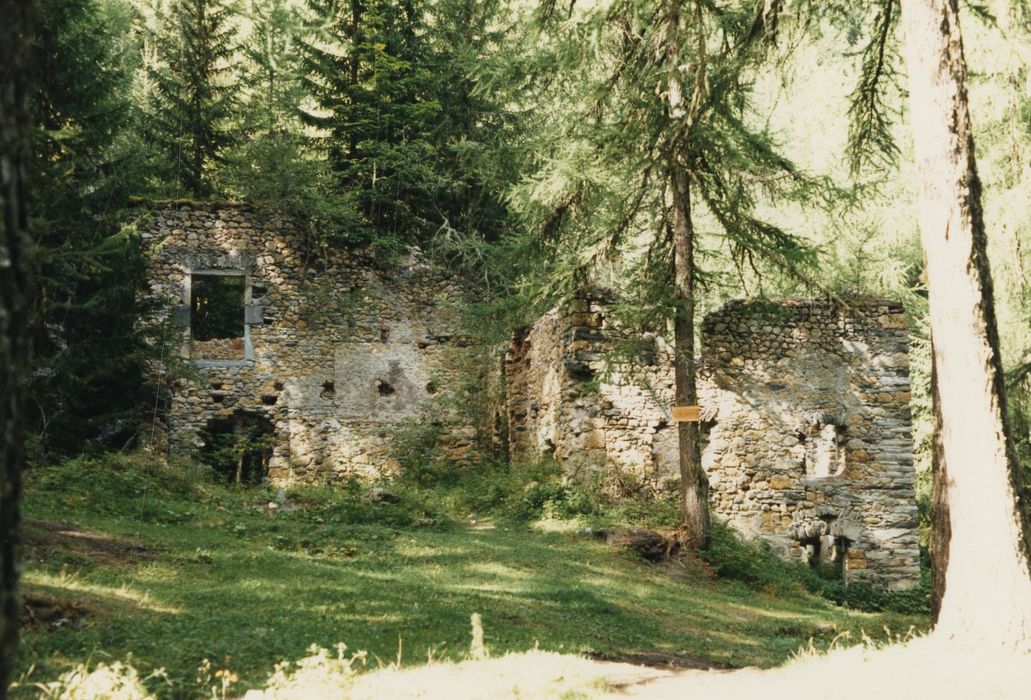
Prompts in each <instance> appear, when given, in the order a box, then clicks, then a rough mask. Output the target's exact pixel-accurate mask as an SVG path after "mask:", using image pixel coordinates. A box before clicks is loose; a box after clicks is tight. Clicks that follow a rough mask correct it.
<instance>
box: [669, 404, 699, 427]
mask: <svg viewBox="0 0 1031 700" xmlns="http://www.w3.org/2000/svg"><path fill="white" fill-rule="evenodd" d="M701 419H702V409H701V408H700V407H698V406H674V407H673V420H675V421H676V422H677V423H697V422H699V421H700V420H701Z"/></svg>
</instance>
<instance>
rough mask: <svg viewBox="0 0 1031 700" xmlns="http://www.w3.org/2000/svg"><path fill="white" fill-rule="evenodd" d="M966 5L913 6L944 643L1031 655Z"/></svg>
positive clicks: (912, 62)
mask: <svg viewBox="0 0 1031 700" xmlns="http://www.w3.org/2000/svg"><path fill="white" fill-rule="evenodd" d="M957 5H958V2H957V0H903V3H902V22H903V27H904V30H905V34H906V37H905V41H906V63H907V66H908V69H909V86H910V104H911V110H912V114H911V119H912V123H913V136H914V145H915V151H916V158H917V164H918V166H919V169H920V178H921V188H920V226H921V235H922V238H923V245H924V251H925V254H926V256H927V278H928V290H929V301H930V320H931V333H932V336H933V338H934V340H935V343H934V359H935V368H936V370H937V378H938V383H937V388H938V395H939V397H940V406H941V419H942V425H941V432H940V436H941V443H942V448H943V452H944V457H945V462H946V463H947V465H948V481H947V495H948V506H949V517H950V523H951V533H952V536H951V541H950V543H949V555H948V568H947V569H946V571H945V591H944V596H943V598H942V601H941V610H940V614H939V617H938V622H937V625H936V626H935V634H936V635H937V636H939V637H944V638H954V639H957V640H963V641H965V642H970V643H975V644H984V643H994V642H999V643H1004V644H1012V645H1028V644H1031V568H1029V563H1028V562H1029V542H1028V539H1027V533H1025V532H1024V531H1023V527H1022V523H1021V518H1020V514H1019V508H1018V503H1017V495H1018V490H1017V483H1018V482H1017V476H1018V474H1017V464H1016V459H1015V457H1014V453H1013V450H1012V445H1011V444H1010V441H1009V437H1008V435H1007V430H1006V424H1005V419H1004V416H1005V406H1004V393H1003V375H1002V364H1001V362H1000V358H999V352H998V347H999V343H998V337H997V332H996V327H995V315H994V309H993V304H992V280H991V274H990V272H989V267H988V259H987V255H986V242H985V228H984V220H983V217H982V212H981V201H980V197H981V193H980V182H979V180H978V177H977V168H976V164H975V160H974V142H973V135H972V129H971V125H970V115H969V111H968V108H967V95H966V89H965V87H964V81H965V77H966V65H965V60H964V57H963V43H962V38H961V34H960V27H959V18H958V10H957Z"/></svg>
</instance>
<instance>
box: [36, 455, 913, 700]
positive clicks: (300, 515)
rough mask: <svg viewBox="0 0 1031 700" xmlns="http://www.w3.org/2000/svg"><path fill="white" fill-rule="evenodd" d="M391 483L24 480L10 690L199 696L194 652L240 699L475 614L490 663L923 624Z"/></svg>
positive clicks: (733, 663) (764, 651) (826, 639)
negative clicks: (124, 672)
mask: <svg viewBox="0 0 1031 700" xmlns="http://www.w3.org/2000/svg"><path fill="white" fill-rule="evenodd" d="M391 490H392V491H393V492H394V493H396V494H397V495H398V496H399V497H400V501H399V502H397V503H383V502H371V501H370V500H369V498H368V491H367V490H365V489H363V488H360V487H358V486H355V485H352V486H351V487H347V488H339V489H336V490H329V489H325V488H322V489H317V488H308V489H302V490H297V491H292V492H288V497H287V500H286V503H285V505H284V506H283V507H282V508H280V509H278V510H274V511H272V512H270V510H269V508H268V503H269V502H270V500H273V499H274V496H275V491H274V490H269V489H252V490H240V489H234V488H228V487H224V486H218V485H215V484H212V483H210V482H209V481H207V480H205V479H203V478H202V477H201V476H198V475H191V474H190V473H189V470H184V469H179V470H172V469H169V468H164V467H157V466H148V465H147V464H146V462H145V460H143V459H142V458H126V459H122V460H108V461H106V462H89V461H86V460H79V461H77V462H73V463H70V464H66V465H61V466H58V467H52V468H48V469H46V470H39V471H34V472H30V474H29V476H28V480H27V484H26V492H25V517H26V532H25V534H26V544H25V548H24V558H23V559H24V567H23V592H24V594H25V597H26V600H27V620H26V622H27V626H26V629H25V632H24V636H23V645H22V649H21V657H20V668H21V672H22V683H23V686H24V687H23V689H22V690H21V691H19V692H21V693H23V694H25V695H32V694H34V693H35V692H36V691H35V690H33V689H31V688H30V687H29V685H30V684H31V683H33V682H42V681H48V680H52V679H53V678H55V677H56V676H57V675H58V674H59V673H61V672H62V671H65V670H67V669H68V668H70V667H72V666H73V665H75V664H77V663H82V662H84V661H89V662H91V663H95V662H99V661H112V660H124V659H126V658H127V657H128V656H129V655H130V654H131V660H132V664H133V665H134V666H135V667H136V668H137V669H139V670H140V672H141V673H142V674H148V673H151V672H152V671H154V670H156V669H159V668H163V669H165V671H166V674H167V677H168V679H167V680H158V679H154V680H152V681H150V682H149V683H150V684H151V686H152V688H153V689H154V690H155V692H158V693H159V694H161V695H168V696H181V697H196V696H197V695H198V694H200V693H201V692H202V691H201V686H200V685H198V681H197V669H198V667H199V666H200V665H201V663H202V662H203V660H204V659H209V660H210V661H211V663H212V664H213V665H214V667H215V668H229V669H232V671H234V672H235V673H236V674H237V675H238V676H239V679H240V680H239V682H238V683H237V684H236V685H235V686H234V687H233V692H234V693H242V691H244V690H246V689H247V688H249V687H255V686H259V685H261V684H262V682H263V681H264V680H265V679H266V678H267V676H268V675H269V674H270V673H271V672H272V670H273V667H274V665H275V663H276V662H277V661H280V660H292V659H297V658H299V657H302V656H304V655H305V654H306V649H307V648H308V647H309V645H311V644H313V643H315V644H319V645H322V646H324V647H327V648H332V647H333V646H334V645H335V644H336V643H338V642H344V643H346V644H347V645H348V648H349V649H352V650H357V649H362V650H366V651H368V652H369V654H370V658H371V659H372V661H371V663H372V665H374V666H375V665H376V664H377V660H379V662H382V663H383V664H387V663H391V662H394V661H397V660H398V659H400V663H401V664H402V665H403V666H411V665H417V664H421V663H425V662H426V660H427V659H428V658H436V659H444V658H446V659H453V660H458V659H462V658H464V657H465V656H466V655H467V653H468V650H469V643H470V623H469V620H470V615H471V614H472V613H480V614H481V615H482V618H483V626H484V629H485V634H486V644H487V647H488V648H489V650H490V652H491V653H492V654H501V653H504V652H509V651H525V650H528V649H532V648H534V647H539V648H540V649H542V650H547V651H560V652H565V653H575V654H584V655H591V656H595V657H599V658H612V659H621V660H631V661H638V662H644V663H672V664H677V665H683V666H705V665H714V666H719V667H740V666H750V665H756V666H771V665H775V664H778V663H780V662H783V661H784V660H785V659H787V658H789V657H790V656H791V654H792V653H793V652H796V651H797V650H798V649H800V648H802V647H806V646H808V645H809V643H810V640H812V641H813V643H814V645H815V646H816V647H818V648H820V647H826V646H827V645H828V644H830V642H831V641H832V639H833V638H835V637H836V636H838V635H839V634H841V633H843V632H845V631H848V632H850V633H851V635H852V639H855V640H858V639H859V637H860V635H861V633H862V632H863V631H865V632H866V633H867V634H869V635H870V636H873V637H883V636H884V635H885V631H884V628H885V627H887V628H888V629H889V630H891V631H892V633H894V634H904V633H905V632H906V631H907V630H908V629H909V628H910V626H916V627H917V628H918V629H920V628H922V627H924V626H925V625H926V620H925V619H923V618H922V617H920V616H907V615H901V614H896V613H876V614H873V613H862V612H856V611H852V610H848V609H845V608H842V607H838V606H836V605H834V604H833V603H831V602H829V601H828V600H826V599H824V598H821V597H818V596H814V595H812V594H809V593H806V592H804V591H803V590H802V588H801V586H798V585H785V586H769V585H766V586H763V585H756V584H755V583H754V582H753V583H752V585H746V584H745V583H743V582H741V581H735V580H725V579H720V578H718V577H716V576H715V574H714V573H713V569H712V567H710V566H709V565H707V564H703V563H702V562H700V561H697V560H694V559H688V560H682V561H679V562H676V561H675V562H667V563H665V564H661V565H653V564H649V563H646V562H644V561H642V560H640V559H638V558H636V557H635V556H634V555H633V554H631V553H630V552H627V551H623V550H619V549H616V548H614V547H612V546H610V545H608V544H606V543H605V542H603V541H601V540H598V539H596V538H594V537H592V536H590V535H589V534H585V533H584V532H583V531H582V530H581V529H580V526H581V525H583V524H584V522H583V521H579V522H577V523H570V522H563V521H555V520H550V521H547V522H545V523H543V524H542V523H540V522H534V521H532V520H529V521H527V520H522V521H520V520H515V519H508V518H503V517H501V516H500V515H497V514H495V515H494V517H493V519H492V517H491V514H489V513H475V514H473V517H472V518H470V517H469V516H470V513H468V512H467V511H463V509H462V507H461V506H460V505H459V504H460V503H466V504H467V500H466V501H463V500H462V499H457V500H456V498H455V497H454V493H453V492H452V493H450V494H449V493H445V492H444V491H442V490H441V489H439V488H437V489H420V488H416V487H413V486H407V487H406V486H403V485H400V486H391ZM522 492H525V489H523V490H521V491H520V493H522ZM499 512H500V511H499ZM474 521H475V522H474ZM27 684H28V685H27Z"/></svg>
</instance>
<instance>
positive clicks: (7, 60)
mask: <svg viewBox="0 0 1031 700" xmlns="http://www.w3.org/2000/svg"><path fill="white" fill-rule="evenodd" d="M32 7H33V5H32V3H31V2H5V3H2V4H0V66H3V69H2V70H3V74H2V75H0V206H2V207H3V223H2V226H3V228H2V229H0V698H5V697H7V685H8V683H9V682H10V678H11V671H12V668H13V665H14V654H15V651H16V649H17V645H18V612H19V611H18V593H17V583H18V571H17V567H16V560H15V556H16V549H17V545H18V527H19V511H18V497H19V495H20V488H21V480H20V475H21V466H22V460H23V459H24V454H23V451H22V436H21V430H20V426H19V420H18V419H19V415H20V411H19V408H20V398H21V394H22V386H23V381H22V380H23V378H24V374H25V371H26V368H27V366H28V362H29V333H28V331H29V314H30V309H31V303H30V298H31V296H30V291H29V289H30V286H29V285H30V280H31V276H30V269H31V264H30V259H29V236H28V231H27V229H28V214H27V211H26V207H25V196H26V195H25V182H24V174H25V166H26V164H27V162H28V159H29V157H30V152H29V140H28V117H27V100H28V90H27V87H26V85H25V76H26V75H27V73H28V69H27V67H26V62H27V57H26V53H27V52H26V47H25V44H26V42H27V41H28V39H29V34H30V30H29V26H30V21H31V16H32Z"/></svg>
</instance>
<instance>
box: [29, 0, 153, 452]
mask: <svg viewBox="0 0 1031 700" xmlns="http://www.w3.org/2000/svg"><path fill="white" fill-rule="evenodd" d="M37 6H38V8H39V11H40V12H39V18H38V26H39V31H37V32H36V33H35V34H34V38H33V41H32V43H31V45H30V62H29V69H30V71H31V77H32V85H33V91H32V93H31V95H30V100H29V107H30V110H31V114H32V117H33V122H34V124H35V128H34V132H33V140H32V146H33V153H32V159H31V161H30V163H29V165H28V168H29V176H30V177H29V196H30V198H31V200H32V201H35V202H46V203H47V205H46V206H45V207H36V208H35V209H34V211H33V216H32V219H31V222H30V223H31V233H32V235H33V238H34V241H35V244H36V249H37V260H38V269H39V287H40V294H39V295H38V297H37V300H36V305H35V308H34V323H33V328H34V340H35V354H36V360H35V363H34V370H35V371H34V372H33V376H32V379H31V392H30V395H31V398H32V400H31V403H30V407H31V409H32V410H31V412H30V414H29V416H28V417H27V420H26V424H27V426H28V427H29V428H30V429H31V430H33V432H34V433H35V434H36V435H37V437H38V438H39V441H38V442H39V447H40V448H41V452H42V453H47V452H56V453H69V452H72V453H74V452H76V451H79V450H82V449H83V448H84V446H85V445H86V444H87V443H89V442H90V441H92V440H95V439H97V438H99V437H101V436H106V437H107V438H109V440H108V441H107V444H111V443H112V442H114V443H115V444H117V446H119V447H120V446H121V445H122V444H124V442H125V440H126V439H127V437H128V436H130V435H132V434H133V433H134V430H135V424H136V420H137V419H138V416H139V408H140V404H141V403H142V402H143V397H144V391H145V386H144V385H145V380H144V376H145V373H146V368H145V365H146V361H147V343H146V340H145V339H144V338H142V337H141V334H140V333H139V332H138V328H137V323H138V320H139V318H140V315H141V314H142V313H144V312H145V310H144V308H143V306H142V305H141V302H140V298H141V296H142V295H141V294H140V291H141V290H142V289H143V288H144V287H145V286H146V282H145V279H144V258H143V255H142V251H141V249H140V245H139V241H138V239H137V238H136V237H134V236H133V235H131V234H130V233H128V232H127V231H124V232H123V230H122V227H123V225H124V224H126V223H127V220H128V218H129V217H128V215H127V212H126V206H127V203H128V202H127V200H128V195H129V194H130V192H132V191H133V189H134V188H135V187H137V186H138V183H139V182H140V181H141V180H142V179H143V172H142V170H141V167H140V164H141V162H142V160H143V159H142V158H141V149H140V148H139V146H138V143H139V141H140V139H139V138H137V137H136V134H135V133H134V132H133V129H132V127H133V123H132V120H131V118H130V114H131V110H130V101H129V95H130V85H131V70H132V68H133V63H132V60H133V58H134V56H135V54H134V51H133V49H134V46H133V45H132V43H131V41H130V39H129V37H130V36H131V32H130V31H129V27H130V26H131V22H132V17H131V16H130V15H129V14H127V13H125V12H124V11H122V10H121V9H120V8H119V7H118V6H117V5H115V4H113V3H104V2H100V1H98V0H40V2H39V3H38V5H37Z"/></svg>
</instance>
